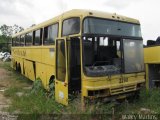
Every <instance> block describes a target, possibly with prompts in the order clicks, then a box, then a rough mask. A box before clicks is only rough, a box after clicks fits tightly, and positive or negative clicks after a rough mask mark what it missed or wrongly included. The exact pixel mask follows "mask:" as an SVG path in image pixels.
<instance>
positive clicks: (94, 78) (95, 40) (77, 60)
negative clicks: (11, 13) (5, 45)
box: [12, 10, 145, 105]
mask: <svg viewBox="0 0 160 120" xmlns="http://www.w3.org/2000/svg"><path fill="white" fill-rule="evenodd" d="M12 67H13V68H14V69H15V70H18V71H20V72H21V73H22V74H23V75H25V76H26V77H27V78H29V79H31V80H33V81H34V80H36V79H37V78H40V79H41V80H42V83H43V85H44V87H45V88H46V89H48V90H49V85H50V84H51V83H53V82H54V83H55V99H56V101H57V102H59V103H61V104H64V105H68V101H69V94H73V93H80V94H81V101H82V103H84V101H85V100H86V99H96V98H100V99H104V100H112V99H119V98H122V97H128V96H129V95H134V94H135V93H137V91H139V90H140V88H142V87H143V85H144V82H145V78H144V76H145V73H144V64H143V40H142V36H141V29H140V23H139V21H138V20H136V19H132V18H128V17H125V16H120V15H117V14H110V13H104V12H99V11H91V10H71V11H68V12H66V13H63V14H62V15H60V16H57V17H55V18H53V19H51V20H48V21H46V22H43V23H41V24H39V25H36V26H33V27H31V28H29V29H26V30H24V31H22V32H20V33H17V34H15V35H13V37H12Z"/></svg>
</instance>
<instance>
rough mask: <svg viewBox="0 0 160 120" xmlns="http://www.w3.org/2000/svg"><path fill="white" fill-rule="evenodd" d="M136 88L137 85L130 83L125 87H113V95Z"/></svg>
mask: <svg viewBox="0 0 160 120" xmlns="http://www.w3.org/2000/svg"><path fill="white" fill-rule="evenodd" d="M134 90H136V85H129V86H124V87H117V88H112V89H111V95H114V94H118V93H124V92H130V91H134Z"/></svg>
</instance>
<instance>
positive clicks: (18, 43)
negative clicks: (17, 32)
mask: <svg viewBox="0 0 160 120" xmlns="http://www.w3.org/2000/svg"><path fill="white" fill-rule="evenodd" d="M19 45H20V37H19V36H18V37H16V39H15V46H19Z"/></svg>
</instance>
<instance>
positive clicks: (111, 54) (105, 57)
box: [99, 46, 117, 63]
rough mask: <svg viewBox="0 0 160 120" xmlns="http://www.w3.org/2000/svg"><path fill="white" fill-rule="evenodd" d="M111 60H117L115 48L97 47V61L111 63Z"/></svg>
mask: <svg viewBox="0 0 160 120" xmlns="http://www.w3.org/2000/svg"><path fill="white" fill-rule="evenodd" d="M113 58H117V51H116V46H100V47H99V60H100V61H110V62H111V63H113V60H112V59H113Z"/></svg>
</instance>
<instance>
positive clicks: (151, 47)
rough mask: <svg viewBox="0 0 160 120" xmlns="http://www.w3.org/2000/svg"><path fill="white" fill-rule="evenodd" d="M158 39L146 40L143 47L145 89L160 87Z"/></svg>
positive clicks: (159, 44) (159, 43)
mask: <svg viewBox="0 0 160 120" xmlns="http://www.w3.org/2000/svg"><path fill="white" fill-rule="evenodd" d="M159 40H160V37H158V38H157V40H156V41H155V40H148V41H147V46H145V47H144V63H145V69H146V88H147V89H149V88H155V87H160V54H159V52H158V51H159V50H160V42H159Z"/></svg>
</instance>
